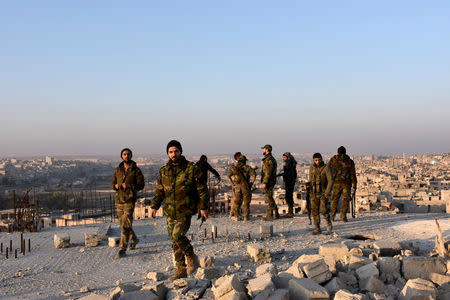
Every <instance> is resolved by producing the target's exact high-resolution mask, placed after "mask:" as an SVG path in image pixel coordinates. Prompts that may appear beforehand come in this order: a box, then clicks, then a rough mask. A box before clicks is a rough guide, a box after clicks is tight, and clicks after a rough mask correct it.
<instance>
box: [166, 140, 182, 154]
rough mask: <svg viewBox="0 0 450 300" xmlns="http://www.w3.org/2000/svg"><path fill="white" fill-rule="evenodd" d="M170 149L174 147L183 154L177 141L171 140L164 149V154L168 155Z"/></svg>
mask: <svg viewBox="0 0 450 300" xmlns="http://www.w3.org/2000/svg"><path fill="white" fill-rule="evenodd" d="M170 147H176V148H177V149H178V150H180V152H181V153H183V148H181V144H180V142H179V141H177V140H171V141H170V142H169V143H168V144H167V148H166V152H167V153H169V148H170Z"/></svg>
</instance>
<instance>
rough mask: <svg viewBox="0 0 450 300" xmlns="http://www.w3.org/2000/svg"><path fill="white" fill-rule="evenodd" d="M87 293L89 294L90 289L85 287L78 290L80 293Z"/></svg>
mask: <svg viewBox="0 0 450 300" xmlns="http://www.w3.org/2000/svg"><path fill="white" fill-rule="evenodd" d="M89 292H90V289H89V288H88V287H87V286H83V287H82V288H81V289H80V293H89Z"/></svg>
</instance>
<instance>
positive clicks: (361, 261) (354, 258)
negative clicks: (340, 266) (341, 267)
mask: <svg viewBox="0 0 450 300" xmlns="http://www.w3.org/2000/svg"><path fill="white" fill-rule="evenodd" d="M371 263H372V261H371V260H370V259H369V258H367V257H363V256H359V255H350V257H349V259H348V270H349V271H354V270H356V269H359V268H361V267H362V266H365V265H368V264H371Z"/></svg>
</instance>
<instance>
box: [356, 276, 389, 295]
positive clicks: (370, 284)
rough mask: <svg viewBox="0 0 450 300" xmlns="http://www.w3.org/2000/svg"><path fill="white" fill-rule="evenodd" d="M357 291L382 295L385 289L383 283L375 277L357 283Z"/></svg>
mask: <svg viewBox="0 0 450 300" xmlns="http://www.w3.org/2000/svg"><path fill="white" fill-rule="evenodd" d="M359 289H360V290H362V291H367V292H372V293H378V294H382V293H384V291H385V289H386V287H385V285H384V283H383V282H382V281H381V280H380V279H378V278H377V277H375V276H372V277H368V278H365V279H362V280H360V281H359Z"/></svg>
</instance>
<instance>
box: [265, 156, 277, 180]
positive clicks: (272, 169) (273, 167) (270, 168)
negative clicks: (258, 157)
mask: <svg viewBox="0 0 450 300" xmlns="http://www.w3.org/2000/svg"><path fill="white" fill-rule="evenodd" d="M276 182H277V161H276V160H275V158H273V156H272V154H270V153H269V154H267V155H265V156H264V158H263V160H262V168H261V183H263V184H265V185H267V186H269V187H273V186H274V185H275V184H276Z"/></svg>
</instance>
